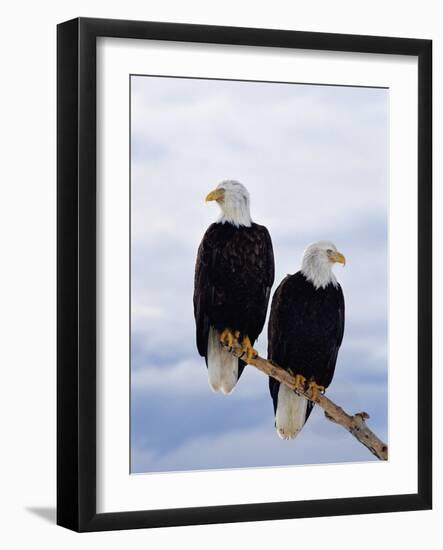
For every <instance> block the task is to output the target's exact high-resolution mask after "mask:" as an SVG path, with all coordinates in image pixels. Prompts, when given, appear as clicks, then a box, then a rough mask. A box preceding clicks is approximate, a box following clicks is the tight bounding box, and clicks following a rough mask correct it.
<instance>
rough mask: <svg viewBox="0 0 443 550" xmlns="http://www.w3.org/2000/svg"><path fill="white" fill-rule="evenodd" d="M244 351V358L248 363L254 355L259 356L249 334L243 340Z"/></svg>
mask: <svg viewBox="0 0 443 550" xmlns="http://www.w3.org/2000/svg"><path fill="white" fill-rule="evenodd" d="M241 349H242V353H243V354H246V357H244V358H243V360H244V361H246V363H250V362H251V360H252V359H254V357H257V355H258V352H257V351H256V350H255V349H254V348H253V347H252V344H251V340H249V336H245V337H244V338H243V340H242V342H241Z"/></svg>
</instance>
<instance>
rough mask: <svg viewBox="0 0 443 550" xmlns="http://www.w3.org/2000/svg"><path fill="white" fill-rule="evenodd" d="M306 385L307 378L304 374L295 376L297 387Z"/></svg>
mask: <svg viewBox="0 0 443 550" xmlns="http://www.w3.org/2000/svg"><path fill="white" fill-rule="evenodd" d="M305 383H306V378H305V377H304V376H303V375H302V374H296V375H295V385H296V386H304V385H305Z"/></svg>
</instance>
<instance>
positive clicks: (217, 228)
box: [194, 181, 274, 393]
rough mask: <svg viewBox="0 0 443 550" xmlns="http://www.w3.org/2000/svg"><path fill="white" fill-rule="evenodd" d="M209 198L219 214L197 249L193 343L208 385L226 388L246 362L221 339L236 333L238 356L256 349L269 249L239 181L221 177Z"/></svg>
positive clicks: (270, 269)
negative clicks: (203, 360)
mask: <svg viewBox="0 0 443 550" xmlns="http://www.w3.org/2000/svg"><path fill="white" fill-rule="evenodd" d="M208 201H216V202H217V203H218V205H219V206H220V208H221V210H222V215H221V217H220V219H219V220H218V221H217V222H216V223H213V224H212V225H210V226H209V228H208V229H207V231H206V233H205V235H204V237H203V240H202V242H201V244H200V247H199V249H198V254H197V262H196V266H195V282H194V317H195V326H196V333H197V348H198V351H199V353H200V355H201V356H202V357H204V358H205V361H206V366H207V368H208V378H209V385H210V387H211V388H212V389H213V390H214V391H219V390H221V391H222V392H223V393H230V392H231V391H232V389H233V388H234V386H235V384H236V383H237V380H238V379H239V377H240V375H241V373H242V372H243V369H244V366H245V362H244V361H242V360H241V359H237V358H236V357H234V356H233V355H232V354H231V353H229V352H228V351H227V350H225V349H223V346H222V344H227V345H231V344H232V341H233V339H234V338H237V339H238V340H239V342H240V343H241V345H242V349H243V352H244V355H243V357H245V358H249V359H250V358H251V357H253V356H254V355H255V354H256V351H255V350H254V348H253V345H254V342H255V340H256V339H257V337H258V335H259V334H260V333H261V331H262V330H263V325H264V322H265V318H266V312H267V309H268V302H269V296H270V291H271V287H272V284H273V282H274V254H273V250H272V241H271V237H270V235H269V233H268V230H267V229H266V227H264V226H262V225H258V224H256V223H254V222H253V221H252V220H251V216H250V213H249V193H248V191H247V189H246V188H245V187H244V186H243V185H242V184H241V183H239V182H236V181H223V182H222V183H220V184H219V185H218V186H217V188H216V189H215V190H214V191H212V192H211V193H209V194H208V196H207V197H206V202H208Z"/></svg>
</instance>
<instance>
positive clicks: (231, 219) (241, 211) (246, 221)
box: [217, 202, 252, 227]
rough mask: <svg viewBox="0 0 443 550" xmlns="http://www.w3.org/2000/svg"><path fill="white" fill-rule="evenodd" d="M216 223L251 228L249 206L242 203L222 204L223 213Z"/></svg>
mask: <svg viewBox="0 0 443 550" xmlns="http://www.w3.org/2000/svg"><path fill="white" fill-rule="evenodd" d="M217 223H231V224H232V225H235V227H240V226H245V227H251V225H252V219H251V214H250V213H249V206H248V205H247V204H245V203H242V202H236V203H235V204H224V205H223V213H222V215H221V216H220V218H219V219H218V221H217Z"/></svg>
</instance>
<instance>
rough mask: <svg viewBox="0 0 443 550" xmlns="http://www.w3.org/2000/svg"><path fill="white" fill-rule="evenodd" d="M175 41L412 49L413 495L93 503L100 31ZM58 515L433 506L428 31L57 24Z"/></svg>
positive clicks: (257, 516) (109, 518)
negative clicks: (110, 509)
mask: <svg viewBox="0 0 443 550" xmlns="http://www.w3.org/2000/svg"><path fill="white" fill-rule="evenodd" d="M97 37H116V38H137V39H144V40H169V41H171V40H173V41H183V42H198V43H212V44H230V45H249V46H266V47H280V48H302V49H308V50H329V51H342V52H361V53H379V54H401V55H411V56H417V58H418V87H419V89H418V174H417V176H418V357H417V364H418V387H417V392H418V472H417V479H418V491H417V493H416V494H399V495H392V496H375V497H358V498H339V499H326V500H311V501H296V502H276V503H275V502H274V503H260V504H240V505H229V506H210V507H198V508H180V509H165V510H140V511H135V512H132V511H131V512H118V513H97V512H96V475H97V472H96V387H97V381H96V352H97V348H96V319H97V314H96V292H97V290H96V252H97V245H96V39H97ZM57 51H58V57H57V72H58V76H57V140H58V145H57V191H58V199H57V232H58V239H57V272H58V275H57V318H58V322H57V349H58V351H57V455H58V459H57V523H58V524H59V525H61V526H64V527H67V528H69V529H73V530H75V531H102V530H112V529H131V528H143V527H144V528H146V527H162V526H174V525H192V524H209V523H223V522H240V521H257V520H272V519H285V518H305V517H314V516H317V517H319V516H332V515H347V514H369V513H375V512H395V511H410V510H425V509H430V508H431V506H432V412H431V411H432V402H431V397H430V388H432V377H431V374H432V372H431V369H432V365H431V361H432V356H431V350H432V232H431V229H432V207H431V200H432V182H431V177H432V168H431V166H432V149H431V142H432V120H431V115H432V42H431V41H430V40H421V39H409V38H390V37H376V36H354V35H343V34H324V33H316V32H298V31H286V30H265V29H254V28H236V27H235V28H234V27H220V26H206V25H204V26H203V25H190V24H175V23H159V22H140V21H123V20H107V19H89V18H78V19H73V20H71V21H67V22H64V23H61V24H60V25H58V28H57Z"/></svg>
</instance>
